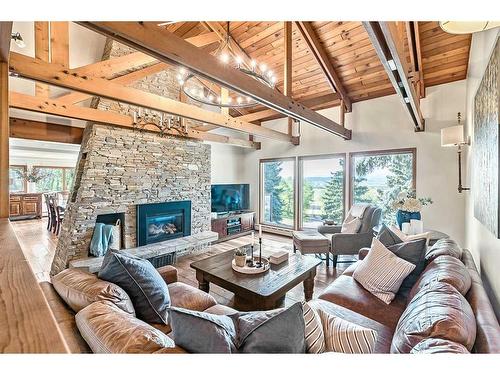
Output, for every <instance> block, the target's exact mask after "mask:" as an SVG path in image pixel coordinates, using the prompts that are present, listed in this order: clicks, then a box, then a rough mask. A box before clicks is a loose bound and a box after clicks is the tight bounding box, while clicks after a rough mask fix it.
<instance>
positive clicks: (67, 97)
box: [57, 63, 168, 104]
mask: <svg viewBox="0 0 500 375" xmlns="http://www.w3.org/2000/svg"><path fill="white" fill-rule="evenodd" d="M167 67H168V65H167V64H165V63H156V64H153V65H149V66H148V67H146V68H143V69H139V70H136V71H134V72H132V73H128V74H124V75H122V76H120V77H117V78H113V79H111V80H110V82H113V83H119V84H122V85H127V84H129V83H132V82H135V81H138V80H140V79H142V78H144V77H147V76H149V75H152V74H155V73H158V72H161V71H162V70H165V69H166V68H167ZM92 97H93V95H88V94H84V93H82V92H78V91H73V92H70V93H69V94H64V95H63V96H61V97H59V98H57V100H58V101H60V102H63V103H68V104H77V103H80V102H83V101H85V100H87V99H90V98H92Z"/></svg>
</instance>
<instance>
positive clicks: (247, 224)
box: [212, 211, 255, 242]
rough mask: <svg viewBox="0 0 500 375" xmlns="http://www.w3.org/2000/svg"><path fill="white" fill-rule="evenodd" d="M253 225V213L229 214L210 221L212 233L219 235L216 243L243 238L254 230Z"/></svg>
mask: <svg viewBox="0 0 500 375" xmlns="http://www.w3.org/2000/svg"><path fill="white" fill-rule="evenodd" d="M254 225H255V212H253V211H241V212H238V213H236V212H229V213H225V214H223V215H220V216H219V215H218V216H217V218H213V219H212V231H213V232H217V233H218V234H219V240H218V241H217V242H221V241H227V240H229V239H232V238H236V237H240V236H244V235H246V234H248V233H250V232H251V231H252V230H253V229H254Z"/></svg>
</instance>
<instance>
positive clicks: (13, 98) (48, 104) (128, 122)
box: [9, 92, 260, 149]
mask: <svg viewBox="0 0 500 375" xmlns="http://www.w3.org/2000/svg"><path fill="white" fill-rule="evenodd" d="M9 105H10V107H11V108H17V109H23V110H26V111H32V112H38V113H45V114H50V115H55V116H61V117H66V118H73V119H78V120H84V121H89V122H93V123H99V124H104V125H116V126H122V127H127V128H133V127H134V121H133V118H132V117H131V116H127V115H122V114H119V113H116V112H112V111H101V110H99V109H93V108H86V107H79V106H75V105H69V104H64V103H60V102H58V101H57V100H52V99H47V98H39V97H35V96H31V95H25V94H20V93H17V92H10V101H9ZM147 130H149V131H153V132H159V130H158V129H157V128H156V127H154V126H151V127H148V128H147ZM165 133H166V134H169V135H173V136H183V137H184V136H185V137H188V138H193V139H199V140H202V141H207V142H218V143H225V144H229V145H234V146H239V147H247V148H254V149H258V148H260V144H259V143H258V142H250V141H246V140H244V139H237V138H230V137H226V136H224V135H219V134H212V133H205V132H200V131H197V130H194V129H190V128H188V129H187V133H186V134H183V133H180V132H179V131H177V130H175V129H171V130H169V131H166V132H165Z"/></svg>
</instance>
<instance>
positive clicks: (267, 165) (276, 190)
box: [260, 158, 295, 228]
mask: <svg viewBox="0 0 500 375" xmlns="http://www.w3.org/2000/svg"><path fill="white" fill-rule="evenodd" d="M260 176H261V188H260V205H261V206H260V222H261V223H265V224H271V225H277V226H282V227H288V228H294V227H295V225H294V223H295V158H287V159H273V160H261V161H260Z"/></svg>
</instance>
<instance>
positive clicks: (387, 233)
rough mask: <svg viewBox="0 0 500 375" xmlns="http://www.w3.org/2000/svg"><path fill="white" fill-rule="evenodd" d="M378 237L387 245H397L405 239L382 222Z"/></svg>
mask: <svg viewBox="0 0 500 375" xmlns="http://www.w3.org/2000/svg"><path fill="white" fill-rule="evenodd" d="M377 239H378V240H379V241H380V242H382V244H383V245H384V246H385V247H388V246H392V245H396V244H399V243H402V242H403V240H402V239H401V238H399V237H398V236H397V235H396V233H394V232H393V231H392V230H390V229H389V227H387V225H385V224H382V228H381V229H380V231H379V232H378V236H377Z"/></svg>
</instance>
